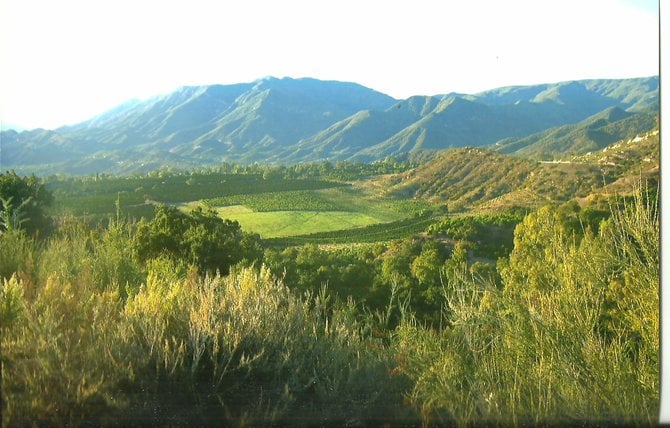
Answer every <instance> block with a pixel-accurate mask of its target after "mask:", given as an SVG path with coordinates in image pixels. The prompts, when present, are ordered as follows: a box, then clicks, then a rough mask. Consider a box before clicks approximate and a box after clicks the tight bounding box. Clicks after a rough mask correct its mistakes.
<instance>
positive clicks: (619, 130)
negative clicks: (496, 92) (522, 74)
mask: <svg viewBox="0 0 670 428" xmlns="http://www.w3.org/2000/svg"><path fill="white" fill-rule="evenodd" d="M656 126H658V115H657V114H656V113H630V112H627V111H624V110H622V109H621V108H619V107H610V108H608V109H605V110H603V111H602V112H599V113H597V114H595V115H593V116H591V117H589V118H587V119H585V120H583V121H581V122H579V123H577V124H571V125H563V126H559V127H555V128H551V129H548V130H546V131H542V132H539V133H536V134H532V135H529V136H527V137H522V138H506V139H503V140H501V141H498V142H496V143H495V145H494V146H493V148H494V150H496V151H499V152H501V153H514V154H517V155H521V156H526V157H529V158H533V159H544V160H550V159H555V158H565V157H566V156H567V155H572V154H582V153H586V152H590V151H594V150H599V149H602V148H603V147H606V146H608V145H610V144H613V143H615V142H616V141H619V140H623V139H626V138H632V137H635V136H636V135H638V134H642V133H645V132H647V131H649V130H651V129H653V128H654V127H656Z"/></svg>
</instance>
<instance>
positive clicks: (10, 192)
mask: <svg viewBox="0 0 670 428" xmlns="http://www.w3.org/2000/svg"><path fill="white" fill-rule="evenodd" d="M52 202H53V195H52V194H51V192H49V191H48V190H47V189H45V187H44V184H43V183H42V182H41V181H40V180H39V179H38V178H37V177H36V176H35V175H31V176H30V177H27V176H23V177H21V176H19V175H17V174H16V172H14V171H8V172H6V173H5V174H0V219H1V221H0V231H6V230H8V229H18V228H21V229H24V230H25V231H26V232H27V233H29V234H34V233H36V232H38V231H42V233H46V232H47V231H48V228H49V219H48V217H47V216H46V214H45V213H44V208H45V207H47V206H49V205H51V203H52Z"/></svg>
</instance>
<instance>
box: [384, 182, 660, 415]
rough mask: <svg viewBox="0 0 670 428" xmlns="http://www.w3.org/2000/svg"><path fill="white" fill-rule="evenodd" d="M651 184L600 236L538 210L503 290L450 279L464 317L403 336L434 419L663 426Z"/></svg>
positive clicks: (410, 372)
mask: <svg viewBox="0 0 670 428" xmlns="http://www.w3.org/2000/svg"><path fill="white" fill-rule="evenodd" d="M657 214H658V213H657V211H656V207H655V204H654V203H653V202H652V201H651V198H649V197H648V196H647V195H646V193H645V192H643V191H640V192H638V195H637V196H636V198H635V200H634V201H633V202H632V203H630V204H628V205H626V206H617V207H613V210H612V218H611V220H609V222H608V224H606V225H604V227H601V228H600V232H599V234H598V235H593V234H591V233H589V232H587V233H586V234H585V236H584V237H583V238H582V239H576V238H575V237H573V236H570V235H569V234H567V232H566V230H567V229H566V228H564V227H562V226H561V224H560V223H559V221H558V219H559V217H558V216H557V215H556V212H555V211H554V210H553V209H550V208H546V209H543V210H540V211H538V212H537V213H534V214H531V215H530V216H528V217H527V218H526V219H525V220H524V222H523V223H522V224H521V226H520V227H519V228H517V231H516V236H515V248H514V251H513V252H512V254H511V256H510V259H509V261H504V262H502V263H501V264H500V266H499V269H500V273H501V276H502V279H503V281H502V282H503V284H502V285H503V288H502V289H501V290H500V289H497V288H496V287H495V286H494V285H493V284H486V283H485V282H482V281H481V280H480V279H478V278H475V277H473V276H472V275H469V274H468V273H467V271H464V273H463V274H460V275H454V273H453V272H452V274H451V276H450V277H448V280H447V282H446V283H445V296H446V299H447V300H448V302H449V305H448V306H449V310H450V313H451V314H452V325H451V326H450V327H449V328H447V329H445V330H444V331H440V332H435V331H427V330H425V329H423V328H422V327H420V326H417V325H415V324H413V323H411V322H410V321H405V323H404V324H403V325H402V326H401V327H400V329H399V330H398V332H397V334H396V346H397V347H398V358H399V364H400V367H399V370H400V371H401V372H402V373H405V374H406V375H407V376H409V377H410V378H411V379H412V380H413V381H414V387H413V389H412V391H411V392H410V393H409V394H408V399H409V401H410V402H411V403H413V405H414V406H415V407H416V408H418V409H419V410H420V411H421V413H422V415H423V418H424V421H425V422H430V421H438V422H443V423H450V424H451V423H453V424H458V425H469V424H472V423H476V422H487V421H488V422H491V423H502V424H505V425H507V424H526V423H529V424H538V423H541V424H545V423H548V424H575V423H578V424H583V423H600V424H608V425H609V424H621V425H631V424H635V425H639V424H642V425H652V424H654V423H655V422H656V418H657V415H658V403H659V401H658V400H659V385H658V377H659V360H658V355H659V354H658V352H659V347H658V329H659V324H658V293H659V241H658V240H659V227H658V215H657Z"/></svg>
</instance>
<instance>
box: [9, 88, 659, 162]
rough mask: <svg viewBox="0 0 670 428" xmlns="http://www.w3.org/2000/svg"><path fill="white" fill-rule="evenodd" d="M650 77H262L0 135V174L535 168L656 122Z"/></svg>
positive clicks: (184, 90) (185, 90) (184, 91)
mask: <svg viewBox="0 0 670 428" xmlns="http://www.w3.org/2000/svg"><path fill="white" fill-rule="evenodd" d="M658 88H659V78H658V76H652V77H645V78H634V79H610V80H581V81H571V82H561V83H552V84H542V85H532V86H515V87H506V88H499V89H494V90H490V91H486V92H482V93H479V94H457V93H451V94H442V95H435V96H414V97H410V98H408V99H405V100H397V99H394V98H392V97H390V96H388V95H385V94H382V93H380V92H377V91H374V90H372V89H369V88H366V87H364V86H361V85H358V84H356V83H348V82H336V81H322V80H316V79H310V78H303V79H292V78H282V79H277V78H265V79H261V80H257V81H254V82H250V83H240V84H234V85H210V86H195V87H184V88H181V89H179V90H177V91H175V92H173V93H171V94H168V95H164V96H158V97H154V98H151V99H148V100H141V101H140V100H133V101H129V102H127V103H124V104H122V105H120V106H118V107H116V108H114V109H112V110H110V111H108V112H105V113H103V114H101V115H99V116H96V117H94V118H92V119H90V120H87V121H85V122H82V123H79V124H77V125H73V126H66V127H61V128H58V129H55V130H45V129H35V130H29V131H23V132H16V131H11V130H10V131H3V132H2V133H0V149H1V151H0V163H1V164H2V165H1V166H2V169H9V168H15V169H17V170H19V171H28V172H30V171H34V172H38V173H73V174H89V173H95V172H109V173H122V174H123V173H134V172H145V171H149V170H154V169H157V168H160V167H165V166H168V165H169V166H173V167H186V168H189V167H198V166H210V165H216V164H217V163H220V162H224V161H225V162H237V163H252V162H262V163H266V162H267V163H296V162H310V161H321V160H329V161H337V160H358V161H365V162H368V161H375V160H378V159H383V158H385V157H387V156H398V155H404V154H407V153H422V152H432V151H438V150H442V149H447V148H457V147H466V146H467V147H490V148H492V149H494V150H497V151H500V152H502V153H515V154H519V155H523V156H526V157H530V158H536V159H554V158H557V157H561V156H565V155H572V154H580V153H586V152H588V151H592V150H596V149H600V148H602V147H604V146H606V145H607V144H611V143H612V142H613V141H616V140H619V139H623V138H631V137H634V136H635V135H637V134H639V133H642V132H646V131H649V130H650V129H652V128H653V127H654V126H657V123H658V111H659V99H658V91H659V89H658Z"/></svg>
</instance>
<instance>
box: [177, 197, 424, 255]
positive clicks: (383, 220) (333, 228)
mask: <svg viewBox="0 0 670 428" xmlns="http://www.w3.org/2000/svg"><path fill="white" fill-rule="evenodd" d="M204 202H205V203H207V204H209V205H210V206H213V207H214V208H215V209H216V210H217V212H218V213H219V215H220V216H221V217H223V218H227V219H230V220H236V221H238V222H239V223H240V225H241V226H242V228H243V229H244V230H246V231H251V232H255V233H258V234H260V235H261V237H262V238H265V239H271V238H287V237H293V236H310V239H308V240H309V241H310V242H317V241H318V242H320V241H322V240H323V241H324V243H328V242H330V241H332V237H331V236H330V235H328V234H332V233H336V234H337V233H338V232H341V231H347V230H351V229H356V230H358V229H360V228H365V227H370V226H375V225H377V227H376V229H377V230H378V229H384V228H385V226H384V225H385V224H389V226H390V227H391V228H394V227H396V222H399V221H400V222H402V221H404V220H405V219H407V218H408V217H409V216H411V215H412V213H413V212H416V211H417V210H419V209H424V208H426V206H427V205H426V204H425V203H423V204H411V201H407V202H409V203H403V204H399V203H398V201H391V200H387V199H379V198H375V197H374V195H370V194H368V193H366V192H365V191H364V190H363V189H352V188H345V187H337V188H329V189H319V190H300V191H279V192H265V193H256V194H246V195H232V196H226V197H220V198H212V199H207V200H205V201H204ZM200 203H201V202H200V201H192V202H188V203H185V204H180V207H181V208H182V209H183V210H189V209H192V208H193V207H195V206H197V205H198V204H200ZM315 234H316V235H315ZM319 234H327V235H325V236H323V237H322V236H320V235H319ZM313 235H315V236H313ZM350 235H351V234H347V236H350ZM312 236H313V238H315V239H316V240H317V241H314V239H312ZM371 236H372V235H370V234H369V233H366V237H367V238H368V239H370V237H371ZM379 236H380V237H382V236H381V235H379ZM384 236H386V235H384ZM324 238H325V239H324Z"/></svg>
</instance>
